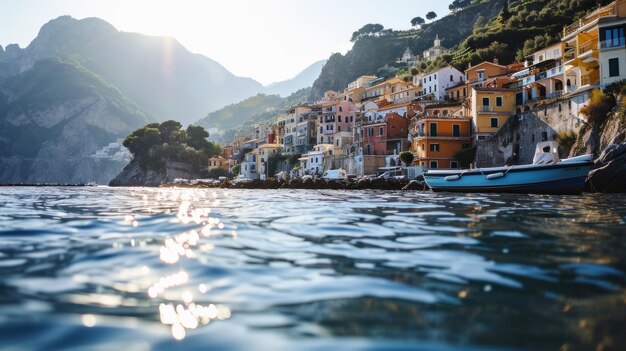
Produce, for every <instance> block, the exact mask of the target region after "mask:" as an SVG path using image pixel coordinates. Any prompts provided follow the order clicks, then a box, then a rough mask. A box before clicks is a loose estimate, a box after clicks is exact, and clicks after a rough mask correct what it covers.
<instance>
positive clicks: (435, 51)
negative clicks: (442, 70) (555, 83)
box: [422, 34, 450, 61]
mask: <svg viewBox="0 0 626 351" xmlns="http://www.w3.org/2000/svg"><path fill="white" fill-rule="evenodd" d="M433 44H434V45H433V46H432V47H431V48H428V49H426V50H424V52H423V54H422V56H423V58H424V60H426V61H430V60H434V59H436V58H437V57H439V56H442V55H445V54H449V53H450V49H448V48H444V47H443V46H441V39H439V34H437V35H436V36H435V41H434V43H433Z"/></svg>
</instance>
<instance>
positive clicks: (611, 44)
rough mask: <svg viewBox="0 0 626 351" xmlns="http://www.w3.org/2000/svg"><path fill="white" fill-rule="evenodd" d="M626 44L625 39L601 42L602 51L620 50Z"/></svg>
mask: <svg viewBox="0 0 626 351" xmlns="http://www.w3.org/2000/svg"><path fill="white" fill-rule="evenodd" d="M625 44H626V40H625V38H615V39H610V40H602V41H601V42H600V49H612V48H619V47H622V46H624V45H625Z"/></svg>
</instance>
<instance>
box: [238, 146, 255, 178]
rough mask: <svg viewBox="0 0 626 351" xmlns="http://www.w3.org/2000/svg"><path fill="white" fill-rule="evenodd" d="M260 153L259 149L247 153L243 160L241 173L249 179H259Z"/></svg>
mask: <svg viewBox="0 0 626 351" xmlns="http://www.w3.org/2000/svg"><path fill="white" fill-rule="evenodd" d="M258 153H259V152H258V150H254V151H251V152H248V153H247V154H245V156H244V157H243V162H241V170H240V174H241V176H242V177H244V178H247V179H257V178H258V177H259V174H258V172H257V167H256V164H257V156H258Z"/></svg>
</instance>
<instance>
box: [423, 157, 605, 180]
mask: <svg viewBox="0 0 626 351" xmlns="http://www.w3.org/2000/svg"><path fill="white" fill-rule="evenodd" d="M593 165H594V162H593V161H581V162H557V163H551V164H541V165H515V166H509V167H507V166H501V167H489V168H473V169H459V170H427V171H425V172H424V173H423V175H424V179H426V177H434V176H436V177H445V176H451V175H459V176H462V177H463V176H468V175H471V176H474V175H488V174H492V173H498V172H506V173H511V172H533V171H540V170H548V169H558V168H572V167H586V166H593Z"/></svg>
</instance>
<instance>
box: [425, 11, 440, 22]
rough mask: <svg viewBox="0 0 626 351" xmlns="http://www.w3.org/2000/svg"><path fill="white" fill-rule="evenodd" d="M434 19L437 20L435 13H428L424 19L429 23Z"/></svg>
mask: <svg viewBox="0 0 626 351" xmlns="http://www.w3.org/2000/svg"><path fill="white" fill-rule="evenodd" d="M435 18H437V14H436V13H435V11H430V12H429V13H427V14H426V19H427V20H429V21H432V20H434V19H435Z"/></svg>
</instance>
